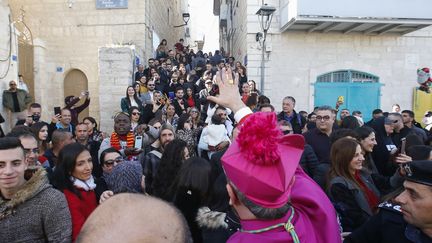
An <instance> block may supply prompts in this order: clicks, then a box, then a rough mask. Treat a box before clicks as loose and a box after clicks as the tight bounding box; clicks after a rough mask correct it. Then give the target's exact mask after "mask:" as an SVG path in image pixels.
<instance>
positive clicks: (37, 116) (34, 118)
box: [31, 114, 40, 122]
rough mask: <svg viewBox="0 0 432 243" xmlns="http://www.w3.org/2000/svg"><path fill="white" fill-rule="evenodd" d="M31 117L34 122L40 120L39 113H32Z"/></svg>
mask: <svg viewBox="0 0 432 243" xmlns="http://www.w3.org/2000/svg"><path fill="white" fill-rule="evenodd" d="M31 118H32V120H33V121H34V122H38V121H39V120H40V115H38V114H33V115H31Z"/></svg>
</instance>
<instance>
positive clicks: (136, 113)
mask: <svg viewBox="0 0 432 243" xmlns="http://www.w3.org/2000/svg"><path fill="white" fill-rule="evenodd" d="M132 115H134V116H136V115H141V112H132Z"/></svg>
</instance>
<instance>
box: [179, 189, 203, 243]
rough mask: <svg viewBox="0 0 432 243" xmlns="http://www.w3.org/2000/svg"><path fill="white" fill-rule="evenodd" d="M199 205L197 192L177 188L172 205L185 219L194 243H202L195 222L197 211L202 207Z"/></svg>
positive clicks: (200, 199) (199, 200)
mask: <svg viewBox="0 0 432 243" xmlns="http://www.w3.org/2000/svg"><path fill="white" fill-rule="evenodd" d="M201 203H202V198H201V196H200V194H199V192H197V191H195V190H193V189H189V188H185V187H180V188H177V190H176V193H175V196H174V200H173V204H174V205H175V206H176V207H177V208H178V209H179V210H180V212H182V214H183V216H184V217H185V219H186V222H187V223H188V226H189V229H190V231H191V235H192V239H193V242H194V243H202V242H203V238H202V232H201V229H200V228H199V226H198V223H197V222H196V217H197V214H198V209H199V208H200V207H201V206H202V205H201Z"/></svg>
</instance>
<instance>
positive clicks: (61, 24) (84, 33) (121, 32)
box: [0, 0, 185, 120]
mask: <svg viewBox="0 0 432 243" xmlns="http://www.w3.org/2000/svg"><path fill="white" fill-rule="evenodd" d="M0 1H1V0H0ZM184 1H185V0H162V1H159V0H158V1H156V0H129V1H128V8H127V9H106V10H96V6H95V5H96V4H95V1H94V0H75V1H73V2H74V3H73V4H72V6H71V7H69V6H68V2H67V1H66V0H64V1H63V0H59V1H34V0H9V1H6V2H9V4H10V5H11V8H12V12H13V13H14V14H15V15H17V14H19V9H20V8H23V9H24V10H25V11H26V17H25V20H26V21H25V22H26V24H27V25H28V26H29V28H30V29H31V31H32V33H33V37H34V45H35V49H34V65H35V67H34V68H35V93H36V95H35V96H36V97H35V98H36V99H35V100H36V102H39V103H41V104H42V106H43V108H44V109H43V115H42V118H43V119H44V120H50V117H51V116H52V115H53V114H52V112H53V107H54V106H59V105H63V97H64V95H63V82H64V78H65V76H66V74H67V73H68V71H69V70H72V69H79V70H81V71H82V72H83V73H84V74H85V75H86V76H87V79H88V88H89V91H90V96H91V98H92V102H91V103H90V107H89V109H90V110H89V111H90V116H93V117H95V118H96V119H97V120H99V118H100V111H102V109H101V107H100V106H99V103H100V102H98V101H99V100H100V99H103V98H102V97H99V94H100V92H99V86H100V85H99V84H100V82H101V79H100V77H99V76H98V74H99V73H100V72H99V70H98V50H99V48H100V47H106V46H109V45H122V44H125V45H134V46H135V54H136V55H137V56H139V57H141V58H142V61H144V62H145V63H146V59H147V58H149V57H151V56H152V55H153V53H152V31H153V30H155V31H156V32H158V33H159V34H160V36H161V37H163V38H166V39H168V40H169V42H170V43H171V44H172V45H174V43H175V42H174V41H176V40H178V39H179V38H180V36H182V34H183V32H182V31H183V29H182V28H179V29H175V30H173V29H172V28H171V27H172V25H173V23H174V21H175V22H176V23H177V22H178V18H179V16H178V15H179V14H180V15H181V11H180V10H178V9H179V6H180V5H181V3H182V2H184ZM3 2H4V1H3ZM168 7H171V9H172V10H171V13H172V15H173V16H172V19H171V21H172V23H168V21H167V8H168ZM3 16H4V15H3V14H2V15H1V20H0V24H1V23H2V22H1V21H3V18H4V17H3ZM165 17H166V18H165ZM180 18H181V17H180ZM2 38H3V36H0V46H1V47H0V48H2V47H3V46H2V44H1V43H4V42H3V41H2V40H3V39H2ZM132 63H133V62H129V63H128V64H127V65H129V66H132ZM57 67H62V68H63V71H62V72H57V71H56V68H57ZM15 73H16V72H15ZM131 78H132V74H131ZM124 85H125V86H124V88H122V92H123V90H124V89H125V88H126V85H127V84H124ZM111 102H112V104H113V105H114V104H115V106H117V103H119V102H120V100H112V101H111Z"/></svg>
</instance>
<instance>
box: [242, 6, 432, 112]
mask: <svg viewBox="0 0 432 243" xmlns="http://www.w3.org/2000/svg"><path fill="white" fill-rule="evenodd" d="M267 2H268V4H270V5H273V6H278V1H267ZM260 4H261V1H248V7H247V9H248V10H247V21H248V22H247V27H248V28H247V33H248V34H247V38H246V42H247V55H248V79H254V80H255V81H257V84H258V85H259V80H260V65H261V50H260V49H259V48H258V45H257V42H256V41H255V34H256V33H257V32H258V31H261V30H260V27H259V23H258V20H257V17H256V15H255V13H256V11H257V10H258V9H259V7H260ZM278 21H279V15H278V11H276V12H275V16H274V17H273V22H272V26H271V28H270V30H269V35H268V37H267V43H268V44H269V45H271V46H272V49H273V51H272V52H269V53H268V54H266V56H265V59H266V65H265V69H266V71H265V83H266V85H265V94H266V95H267V96H269V97H270V99H271V100H272V103H273V104H274V105H275V107H276V109H277V110H280V109H281V101H282V98H283V97H285V96H287V95H292V96H294V97H295V98H296V100H297V104H296V110H307V111H311V110H312V109H313V106H314V104H313V102H314V97H313V95H314V88H313V85H312V84H313V83H314V82H315V81H316V78H317V76H318V75H320V74H323V73H327V72H331V71H335V70H339V69H355V70H359V71H364V72H368V73H372V74H374V75H377V76H379V77H380V82H381V83H383V84H384V86H382V88H381V108H382V109H383V110H390V109H391V105H392V104H393V103H399V104H400V105H401V108H402V109H412V105H413V104H412V93H413V88H414V87H416V86H417V83H416V78H417V77H416V69H417V68H419V67H432V54H431V53H430V52H429V51H428V50H430V49H431V48H432V42H430V39H431V38H432V27H428V28H425V29H422V30H418V31H415V32H412V33H410V34H407V35H404V36H398V35H397V36H395V35H383V36H368V35H359V34H346V35H343V34H336V33H326V34H324V33H308V34H306V33H295V32H283V33H280V32H279V22H278ZM330 105H334V104H330Z"/></svg>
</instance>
